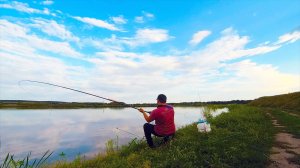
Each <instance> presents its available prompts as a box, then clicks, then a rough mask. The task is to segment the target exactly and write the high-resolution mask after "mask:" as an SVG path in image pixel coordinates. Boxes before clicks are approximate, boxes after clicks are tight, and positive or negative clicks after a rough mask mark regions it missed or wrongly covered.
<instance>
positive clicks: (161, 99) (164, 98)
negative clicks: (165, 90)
mask: <svg viewBox="0 0 300 168" xmlns="http://www.w3.org/2000/svg"><path fill="white" fill-rule="evenodd" d="M157 100H159V101H160V102H161V103H166V102H167V96H166V95H164V94H159V95H158V96H157Z"/></svg>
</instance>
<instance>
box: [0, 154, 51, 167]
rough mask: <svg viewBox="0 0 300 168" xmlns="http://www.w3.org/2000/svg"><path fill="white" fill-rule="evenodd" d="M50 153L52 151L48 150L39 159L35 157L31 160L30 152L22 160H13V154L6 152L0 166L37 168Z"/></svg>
mask: <svg viewBox="0 0 300 168" xmlns="http://www.w3.org/2000/svg"><path fill="white" fill-rule="evenodd" d="M52 153H53V152H51V153H50V151H49V150H48V151H47V152H45V153H44V155H43V156H42V157H41V158H40V159H35V160H34V161H31V159H30V157H31V153H29V154H28V155H27V156H26V157H25V158H24V159H22V160H15V158H14V155H11V154H9V153H8V154H7V155H6V157H5V159H4V162H3V163H2V164H1V165H0V168H39V167H41V166H42V165H44V163H45V162H46V160H47V159H48V158H49V157H50V156H51V155H52Z"/></svg>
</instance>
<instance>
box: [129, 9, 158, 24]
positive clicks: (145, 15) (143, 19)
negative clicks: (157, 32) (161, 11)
mask: <svg viewBox="0 0 300 168" xmlns="http://www.w3.org/2000/svg"><path fill="white" fill-rule="evenodd" d="M154 17H155V16H154V14H152V13H149V12H145V11H142V16H136V17H134V21H135V22H136V23H145V22H146V21H148V20H152V19H153V18H154Z"/></svg>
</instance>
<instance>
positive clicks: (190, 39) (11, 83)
mask: <svg viewBox="0 0 300 168" xmlns="http://www.w3.org/2000/svg"><path fill="white" fill-rule="evenodd" d="M0 11H1V16H0V33H1V39H0V40H1V41H0V45H1V48H0V65H1V71H0V78H1V83H0V99H26V100H58V101H99V100H98V99H95V98H93V97H88V96H86V95H81V94H78V93H73V92H69V91H66V90H62V89H58V88H52V87H48V86H41V85H32V84H28V83H27V84H23V85H22V86H19V85H18V81H20V80H23V79H30V80H39V81H44V82H50V83H56V84H60V85H64V86H68V87H73V88H75V89H79V90H84V91H88V92H92V93H94V94H98V95H101V96H104V97H109V98H112V99H117V100H120V101H125V102H129V103H142V102H155V98H156V96H157V94H159V93H164V94H166V95H167V96H168V100H169V101H170V102H184V101H211V100H233V99H254V98H258V97H260V96H267V95H276V94H283V93H289V92H295V91H299V90H300V68H299V67H300V42H299V39H300V22H299V18H300V1H298V0H284V1H281V0H277V1H267V0H264V1H258V0H257V1H255V0H251V1H250V0H247V1H246V0H245V1H235V0H232V1H217V0H214V1H213V0H212V1H188V2H184V1H179V0H178V1H177V0H175V1H115V0H111V1H96V0H93V1H83V0H78V1H71V0H64V1H56V0H53V1H52V0H47V1H6V0H1V1H0ZM100 101H102V100H100Z"/></svg>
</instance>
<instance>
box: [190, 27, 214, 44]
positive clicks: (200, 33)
mask: <svg viewBox="0 0 300 168" xmlns="http://www.w3.org/2000/svg"><path fill="white" fill-rule="evenodd" d="M210 34H211V32H210V31H208V30H202V31H198V32H197V33H195V34H194V35H193V38H192V39H191V40H190V41H189V43H190V44H191V45H197V44H199V43H200V42H201V41H202V40H203V39H204V38H206V37H207V36H209V35H210Z"/></svg>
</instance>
